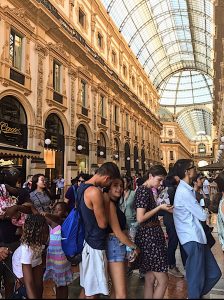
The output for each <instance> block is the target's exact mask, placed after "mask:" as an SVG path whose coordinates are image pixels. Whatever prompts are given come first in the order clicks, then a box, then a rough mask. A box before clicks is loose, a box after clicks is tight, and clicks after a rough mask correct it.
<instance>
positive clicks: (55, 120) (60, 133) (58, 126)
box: [45, 114, 65, 151]
mask: <svg viewBox="0 0 224 300" xmlns="http://www.w3.org/2000/svg"><path fill="white" fill-rule="evenodd" d="M45 129H46V133H45V139H50V140H51V143H50V144H49V145H45V147H46V146H47V147H48V148H50V149H55V150H59V151H64V148H65V143H64V127H63V124H62V122H61V120H60V118H59V117H58V116H57V115H56V114H50V115H49V116H48V117H47V120H46V122H45Z"/></svg>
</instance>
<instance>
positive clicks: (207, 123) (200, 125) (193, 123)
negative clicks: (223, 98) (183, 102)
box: [177, 108, 212, 141]
mask: <svg viewBox="0 0 224 300" xmlns="http://www.w3.org/2000/svg"><path fill="white" fill-rule="evenodd" d="M177 122H178V123H179V125H180V126H181V127H182V129H183V131H184V133H185V134H186V136H187V137H188V138H189V139H190V140H194V141H196V140H197V139H198V137H199V136H202V135H203V136H206V135H207V136H211V124H212V114H211V113H210V112H209V111H207V110H205V109H200V108H192V109H190V110H186V111H184V112H182V113H181V114H180V115H179V116H178V117H177Z"/></svg>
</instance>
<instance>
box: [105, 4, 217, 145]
mask: <svg viewBox="0 0 224 300" xmlns="http://www.w3.org/2000/svg"><path fill="white" fill-rule="evenodd" d="M101 1H102V2H103V4H104V6H105V8H106V9H107V12H108V14H110V16H111V17H112V19H113V21H114V22H115V24H116V25H117V27H118V29H119V31H120V32H121V33H122V35H123V36H124V38H125V39H126V41H127V43H128V45H129V46H130V48H131V49H132V51H133V52H134V54H135V55H136V57H137V59H138V60H139V62H140V63H141V64H142V66H143V68H144V70H145V72H146V73H147V74H148V76H149V78H150V79H151V80H152V82H153V84H154V85H155V87H156V88H157V90H158V92H159V94H160V95H161V103H160V104H161V105H164V106H166V107H168V106H176V105H181V106H185V105H193V106H194V108H195V112H193V111H194V109H193V110H192V112H188V113H184V114H183V115H180V116H179V117H178V119H179V122H180V123H181V124H188V126H187V127H186V128H191V130H190V131H189V130H188V129H186V128H185V127H183V128H185V129H186V130H185V132H186V134H187V136H188V137H189V138H190V139H195V136H197V135H198V134H197V131H198V130H197V128H203V130H205V135H210V134H211V123H210V120H211V114H210V113H208V112H202V111H201V112H200V113H199V110H197V108H196V106H197V104H201V103H209V102H211V101H212V79H211V78H212V76H213V1H212V0H101ZM207 113H208V114H209V115H208V114H207ZM201 116H202V117H201ZM204 117H208V118H209V119H208V121H206V119H205V118H204ZM184 126H185V125H184Z"/></svg>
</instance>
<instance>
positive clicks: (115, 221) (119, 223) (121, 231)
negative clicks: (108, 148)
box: [104, 178, 139, 299]
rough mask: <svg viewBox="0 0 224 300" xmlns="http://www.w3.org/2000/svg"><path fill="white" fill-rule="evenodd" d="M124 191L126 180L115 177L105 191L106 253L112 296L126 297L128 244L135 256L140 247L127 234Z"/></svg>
mask: <svg viewBox="0 0 224 300" xmlns="http://www.w3.org/2000/svg"><path fill="white" fill-rule="evenodd" d="M123 192H124V182H123V180H122V179H121V178H119V179H114V180H113V182H112V184H111V186H110V187H109V188H108V190H107V191H106V192H105V193H104V197H105V198H107V200H108V197H109V200H110V205H109V225H110V226H109V236H108V239H107V248H106V255H107V260H108V268H109V274H110V277H111V281H112V293H111V297H112V298H114V299H125V298H126V297H127V292H126V246H128V247H129V248H130V249H131V250H132V252H133V256H134V257H137V255H138V253H139V249H138V248H137V246H136V245H135V243H134V242H132V241H131V240H130V239H129V238H128V236H127V234H126V217H125V214H124V213H123V212H122V211H121V209H120V207H119V200H120V198H121V196H122V195H123Z"/></svg>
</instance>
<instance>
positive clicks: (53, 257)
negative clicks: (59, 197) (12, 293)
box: [42, 202, 72, 299]
mask: <svg viewBox="0 0 224 300" xmlns="http://www.w3.org/2000/svg"><path fill="white" fill-rule="evenodd" d="M67 212H68V207H67V204H66V203H64V202H58V203H57V204H56V205H55V207H54V213H53V214H48V213H42V214H43V215H44V216H45V218H46V220H47V222H48V224H49V225H50V242H49V246H48V250H47V258H46V271H45V273H44V280H49V279H50V280H52V281H53V282H54V283H55V285H56V299H68V285H69V284H70V283H71V282H72V271H71V263H70V262H69V261H68V260H67V258H66V256H65V254H64V252H63V250H62V246H61V224H62V223H63V221H64V219H65V218H66V215H67Z"/></svg>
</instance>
